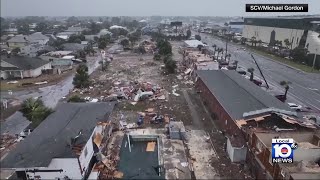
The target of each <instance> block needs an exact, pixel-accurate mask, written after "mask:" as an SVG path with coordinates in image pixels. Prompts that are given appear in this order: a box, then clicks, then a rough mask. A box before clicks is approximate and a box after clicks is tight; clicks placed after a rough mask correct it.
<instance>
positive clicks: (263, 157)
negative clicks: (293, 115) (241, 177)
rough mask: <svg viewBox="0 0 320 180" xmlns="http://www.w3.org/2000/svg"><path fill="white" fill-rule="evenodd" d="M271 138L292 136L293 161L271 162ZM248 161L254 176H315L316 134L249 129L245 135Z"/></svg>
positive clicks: (319, 154) (319, 146) (319, 161)
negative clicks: (247, 134)
mask: <svg viewBox="0 0 320 180" xmlns="http://www.w3.org/2000/svg"><path fill="white" fill-rule="evenodd" d="M273 138H292V139H293V140H294V142H296V143H297V144H298V148H297V149H295V150H294V154H293V160H294V162H293V163H285V164H283V163H272V162H271V154H272V153H271V152H272V150H271V142H272V139H273ZM248 147H249V148H250V151H248V158H247V159H248V163H249V164H250V166H251V168H252V173H253V174H254V175H255V176H256V178H257V179H266V178H270V179H292V180H293V179H319V178H320V166H319V165H320V134H319V132H317V131H315V132H312V131H311V132H310V131H304V132H303V131H299V132H297V131H279V132H272V131H265V130H264V131H262V130H257V129H255V130H252V132H251V134H250V135H249V140H248Z"/></svg>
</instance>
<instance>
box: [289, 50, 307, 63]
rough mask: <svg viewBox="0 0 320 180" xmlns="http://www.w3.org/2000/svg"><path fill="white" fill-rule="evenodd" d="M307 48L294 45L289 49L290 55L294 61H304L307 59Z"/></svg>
mask: <svg viewBox="0 0 320 180" xmlns="http://www.w3.org/2000/svg"><path fill="white" fill-rule="evenodd" d="M307 53H308V50H307V49H305V48H301V47H296V48H294V49H293V50H292V51H291V54H290V55H291V57H292V58H293V61H295V62H304V61H305V60H306V59H307Z"/></svg>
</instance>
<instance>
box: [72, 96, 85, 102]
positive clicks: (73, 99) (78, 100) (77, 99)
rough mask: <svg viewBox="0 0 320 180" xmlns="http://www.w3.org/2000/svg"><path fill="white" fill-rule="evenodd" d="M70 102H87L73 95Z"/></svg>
mask: <svg viewBox="0 0 320 180" xmlns="http://www.w3.org/2000/svg"><path fill="white" fill-rule="evenodd" d="M68 102H85V100H84V99H82V98H81V97H80V96H78V95H73V96H71V97H70V98H69V99H68Z"/></svg>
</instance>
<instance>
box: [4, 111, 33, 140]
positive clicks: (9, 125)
mask: <svg viewBox="0 0 320 180" xmlns="http://www.w3.org/2000/svg"><path fill="white" fill-rule="evenodd" d="M30 124H31V122H30V121H29V120H28V119H27V118H26V117H24V116H23V114H22V113H21V112H20V111H17V112H15V113H14V114H13V115H11V116H10V117H8V118H7V119H6V120H5V121H3V122H1V127H0V129H1V131H0V132H1V134H9V135H12V136H16V135H19V134H20V133H21V132H23V131H24V130H25V129H26V128H27V127H28V126H29V125H30Z"/></svg>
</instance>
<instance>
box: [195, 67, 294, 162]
mask: <svg viewBox="0 0 320 180" xmlns="http://www.w3.org/2000/svg"><path fill="white" fill-rule="evenodd" d="M196 74H197V76H198V79H197V81H196V88H197V90H198V91H200V96H201V97H202V99H203V101H204V104H205V105H206V106H207V108H208V110H209V111H210V113H211V116H212V117H213V118H214V119H217V123H218V125H219V126H220V127H221V128H222V129H223V131H224V132H225V133H226V134H227V136H228V137H229V138H228V143H227V144H228V147H227V150H228V153H229V156H230V159H231V161H233V162H241V161H245V158H246V151H247V148H246V139H245V136H244V135H243V132H242V130H241V129H240V128H239V126H238V125H237V121H240V120H243V119H246V118H248V117H250V118H252V117H254V116H255V114H258V115H259V116H260V115H261V114H269V113H272V112H273V111H278V112H281V113H285V114H289V115H296V113H295V112H292V111H291V109H290V108H289V107H288V106H287V105H286V104H284V103H282V102H280V101H279V100H278V99H276V98H275V97H273V96H271V95H270V94H268V93H267V92H266V91H264V90H262V89H261V88H260V87H258V86H256V85H255V84H254V83H252V82H250V81H248V80H247V79H245V78H243V77H242V76H241V75H239V74H238V73H237V72H236V71H226V70H216V71H212V70H199V71H196Z"/></svg>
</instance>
